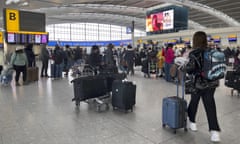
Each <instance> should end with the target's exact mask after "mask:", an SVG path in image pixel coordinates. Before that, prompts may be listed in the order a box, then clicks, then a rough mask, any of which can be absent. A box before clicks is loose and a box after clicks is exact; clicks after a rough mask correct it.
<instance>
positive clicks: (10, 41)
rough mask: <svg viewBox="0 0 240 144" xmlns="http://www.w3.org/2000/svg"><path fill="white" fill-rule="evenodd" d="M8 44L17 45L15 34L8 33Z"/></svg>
mask: <svg viewBox="0 0 240 144" xmlns="http://www.w3.org/2000/svg"><path fill="white" fill-rule="evenodd" d="M7 42H8V43H16V39H15V34H14V33H7Z"/></svg>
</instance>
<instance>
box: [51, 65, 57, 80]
mask: <svg viewBox="0 0 240 144" xmlns="http://www.w3.org/2000/svg"><path fill="white" fill-rule="evenodd" d="M51 77H52V78H56V77H57V76H56V67H55V64H51Z"/></svg>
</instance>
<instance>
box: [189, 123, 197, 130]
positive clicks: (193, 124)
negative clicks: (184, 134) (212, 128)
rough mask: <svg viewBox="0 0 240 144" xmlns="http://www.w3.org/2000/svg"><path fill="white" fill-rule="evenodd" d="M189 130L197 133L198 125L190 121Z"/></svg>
mask: <svg viewBox="0 0 240 144" xmlns="http://www.w3.org/2000/svg"><path fill="white" fill-rule="evenodd" d="M189 128H190V130H192V131H197V124H196V123H193V122H191V121H189Z"/></svg>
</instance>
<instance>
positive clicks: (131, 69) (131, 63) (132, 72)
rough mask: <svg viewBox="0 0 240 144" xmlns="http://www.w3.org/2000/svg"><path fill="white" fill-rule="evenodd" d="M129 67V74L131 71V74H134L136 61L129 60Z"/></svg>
mask: <svg viewBox="0 0 240 144" xmlns="http://www.w3.org/2000/svg"><path fill="white" fill-rule="evenodd" d="M127 65H128V69H127V74H129V72H130V71H131V74H132V75H134V62H132V61H128V62H127Z"/></svg>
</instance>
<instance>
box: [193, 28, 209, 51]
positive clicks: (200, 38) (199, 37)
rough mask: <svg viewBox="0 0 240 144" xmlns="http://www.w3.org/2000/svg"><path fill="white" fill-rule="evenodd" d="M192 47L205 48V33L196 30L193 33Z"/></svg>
mask: <svg viewBox="0 0 240 144" xmlns="http://www.w3.org/2000/svg"><path fill="white" fill-rule="evenodd" d="M193 48H194V49H196V48H201V49H205V48H207V34H206V33H205V32H203V31H198V32H196V33H195V34H194V35H193Z"/></svg>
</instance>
